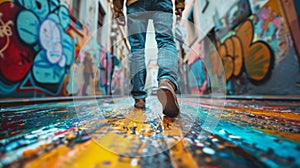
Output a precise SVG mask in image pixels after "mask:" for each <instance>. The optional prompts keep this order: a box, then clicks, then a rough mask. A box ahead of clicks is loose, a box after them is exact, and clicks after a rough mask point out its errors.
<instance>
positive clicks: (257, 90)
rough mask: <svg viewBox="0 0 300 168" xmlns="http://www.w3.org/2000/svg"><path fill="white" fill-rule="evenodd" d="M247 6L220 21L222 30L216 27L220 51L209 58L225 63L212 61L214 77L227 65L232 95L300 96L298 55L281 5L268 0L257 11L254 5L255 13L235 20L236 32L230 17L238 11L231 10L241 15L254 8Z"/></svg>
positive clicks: (239, 6) (229, 88)
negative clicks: (243, 10)
mask: <svg viewBox="0 0 300 168" xmlns="http://www.w3.org/2000/svg"><path fill="white" fill-rule="evenodd" d="M242 3H243V4H242ZM250 3H252V1H250ZM246 5H249V4H248V2H246V1H240V4H236V5H235V6H234V7H232V8H231V9H230V10H229V11H228V13H229V14H227V15H225V18H222V19H220V22H219V23H221V27H216V28H217V29H216V30H215V40H216V42H215V43H216V49H217V52H212V53H210V54H208V55H205V57H211V58H213V57H214V55H216V54H217V55H219V56H220V57H221V60H222V62H219V61H218V60H213V59H212V61H213V65H212V66H213V67H212V72H213V75H218V74H221V73H222V71H223V69H222V68H221V67H222V66H221V64H223V66H224V70H225V74H226V80H227V87H228V92H227V93H228V94H235V95H240V94H247V95H264V94H266V95H283V94H291V95H292V94H299V93H300V89H299V87H297V86H296V83H297V82H298V81H299V76H298V68H299V67H298V60H297V53H296V52H295V48H294V46H293V41H292V39H291V33H290V31H289V29H288V22H287V20H286V18H285V15H284V12H283V10H282V8H281V6H280V2H279V1H276V0H274V1H268V2H265V3H263V4H261V6H260V7H259V8H257V7H254V8H253V6H257V5H253V4H252V10H253V11H252V12H253V13H252V14H251V15H248V14H245V15H243V16H244V18H239V19H238V20H239V21H238V22H237V20H235V21H234V22H235V23H238V24H237V26H236V27H235V28H234V29H232V27H234V26H232V24H230V23H232V22H233V21H230V20H231V18H230V17H229V16H234V15H230V14H232V13H234V12H233V11H231V10H234V11H235V13H239V12H238V11H239V9H237V8H243V9H244V8H247V9H250V7H247V6H246ZM250 6H251V5H250ZM218 26H219V25H218ZM189 60H191V61H192V62H190V63H189V66H190V67H192V66H193V65H194V64H195V65H196V63H197V62H196V61H193V60H194V58H193V57H191V58H189ZM198 64H199V62H198ZM193 73H194V74H196V73H197V72H193ZM198 73H199V72H198ZM202 73H204V72H202Z"/></svg>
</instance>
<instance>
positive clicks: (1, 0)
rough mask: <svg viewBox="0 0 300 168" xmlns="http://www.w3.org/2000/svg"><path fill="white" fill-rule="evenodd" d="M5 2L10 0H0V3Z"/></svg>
mask: <svg viewBox="0 0 300 168" xmlns="http://www.w3.org/2000/svg"><path fill="white" fill-rule="evenodd" d="M5 2H11V0H0V4H2V3H5Z"/></svg>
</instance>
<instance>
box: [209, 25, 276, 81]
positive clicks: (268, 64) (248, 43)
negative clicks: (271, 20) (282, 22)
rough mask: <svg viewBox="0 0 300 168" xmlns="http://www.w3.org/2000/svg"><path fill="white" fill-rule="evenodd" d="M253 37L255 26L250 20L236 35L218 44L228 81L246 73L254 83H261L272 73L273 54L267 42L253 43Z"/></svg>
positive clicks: (241, 26)
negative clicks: (243, 72)
mask: <svg viewBox="0 0 300 168" xmlns="http://www.w3.org/2000/svg"><path fill="white" fill-rule="evenodd" d="M253 36H254V30H253V24H252V22H251V21H250V20H248V21H246V22H244V23H242V24H241V25H240V27H239V28H238V29H237V30H236V31H235V34H234V35H232V36H230V37H228V38H226V39H225V41H224V42H222V43H221V42H220V41H218V42H217V50H218V53H219V55H220V57H221V59H222V61H223V65H224V70H225V75H226V79H227V80H229V79H230V78H231V77H233V76H235V77H238V76H239V75H240V74H241V73H242V71H245V72H246V74H247V76H248V78H250V79H251V80H252V81H253V82H260V81H263V80H264V79H265V78H267V76H268V74H269V73H270V72H271V68H272V64H273V53H272V51H271V49H270V47H269V46H268V44H267V43H266V42H264V41H253ZM215 66H217V64H215ZM217 72H220V71H217Z"/></svg>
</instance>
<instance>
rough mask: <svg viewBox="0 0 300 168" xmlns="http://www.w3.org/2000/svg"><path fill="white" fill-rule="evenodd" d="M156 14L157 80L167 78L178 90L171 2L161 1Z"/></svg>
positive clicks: (169, 0)
mask: <svg viewBox="0 0 300 168" xmlns="http://www.w3.org/2000/svg"><path fill="white" fill-rule="evenodd" d="M156 5H157V6H156V9H158V10H159V11H157V12H155V13H154V14H153V16H152V19H153V23H154V28H155V39H156V41H157V48H158V60H157V63H158V66H159V71H158V76H157V80H158V81H160V80H161V79H164V78H167V79H169V80H171V81H172V82H173V83H174V84H175V85H176V88H179V85H178V82H177V80H178V76H177V74H178V53H177V48H176V44H175V41H174V36H173V30H172V25H173V13H172V12H173V9H172V7H173V6H172V2H171V0H161V1H159V3H157V4H156Z"/></svg>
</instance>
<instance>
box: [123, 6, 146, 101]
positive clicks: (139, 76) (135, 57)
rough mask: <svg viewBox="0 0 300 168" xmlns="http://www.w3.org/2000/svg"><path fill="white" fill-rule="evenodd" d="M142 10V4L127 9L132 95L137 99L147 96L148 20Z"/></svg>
mask: <svg viewBox="0 0 300 168" xmlns="http://www.w3.org/2000/svg"><path fill="white" fill-rule="evenodd" d="M135 5H136V4H135ZM135 9H136V10H137V11H136V10H135ZM140 12H142V11H141V6H139V8H135V7H130V6H129V7H128V10H127V26H128V27H127V28H128V40H129V43H130V46H131V50H130V54H129V60H128V61H129V70H130V78H131V85H132V89H131V95H132V97H133V98H135V99H140V98H146V97H147V92H145V90H144V86H145V81H146V65H145V40H146V30H147V24H148V20H147V19H144V15H143V13H140Z"/></svg>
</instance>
